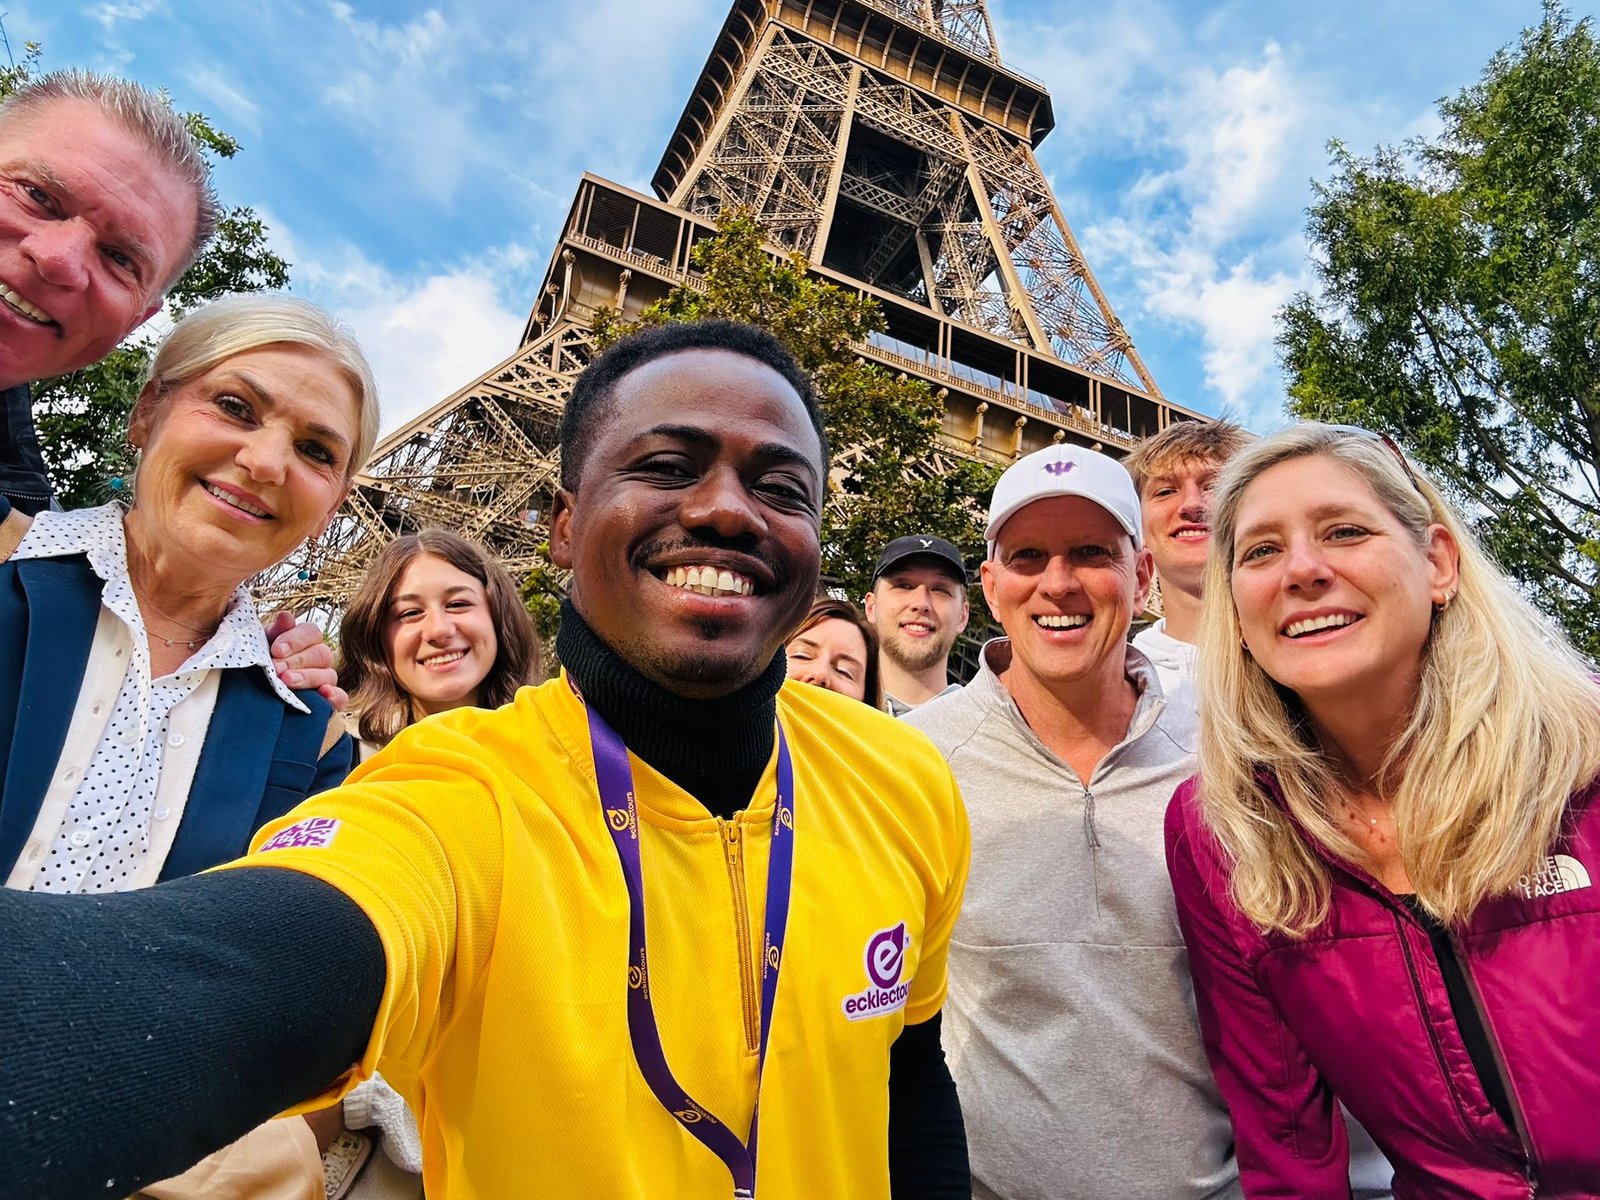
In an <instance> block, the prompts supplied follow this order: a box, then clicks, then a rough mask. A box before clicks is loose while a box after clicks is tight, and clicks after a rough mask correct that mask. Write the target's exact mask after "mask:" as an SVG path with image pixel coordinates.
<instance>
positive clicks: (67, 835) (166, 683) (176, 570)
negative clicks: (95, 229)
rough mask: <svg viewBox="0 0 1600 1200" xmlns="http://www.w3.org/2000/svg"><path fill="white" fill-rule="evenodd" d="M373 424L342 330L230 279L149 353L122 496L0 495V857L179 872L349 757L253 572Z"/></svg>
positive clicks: (108, 878) (93, 884) (18, 868)
mask: <svg viewBox="0 0 1600 1200" xmlns="http://www.w3.org/2000/svg"><path fill="white" fill-rule="evenodd" d="M377 427H378V412H377V398H376V387H375V384H374V382H373V378H372V373H371V370H370V368H369V367H368V365H367V363H366V360H365V358H364V357H363V356H362V353H361V351H360V348H359V347H358V346H357V345H356V343H355V341H354V339H353V338H352V337H351V336H350V335H349V333H348V332H347V331H345V330H344V329H343V328H342V327H340V326H338V325H336V324H335V323H334V322H333V320H332V319H331V318H330V317H329V316H328V315H327V314H326V313H324V312H323V311H322V310H321V309H318V308H316V307H315V306H314V305H311V304H308V303H306V302H305V301H302V300H297V299H294V298H292V297H288V296H282V295H265V294H254V295H248V296H233V297H226V298H224V299H222V300H219V301H216V302H214V303H212V304H210V305H207V306H206V307H204V308H201V309H198V310H196V311H195V312H194V313H192V314H190V315H189V316H188V317H186V318H185V319H184V320H182V321H180V322H179V323H178V324H177V325H176V326H175V327H174V328H173V330H172V332H171V334H170V335H169V336H168V338H167V339H166V341H165V342H164V343H163V344H162V346H161V348H160V349H159V350H158V352H157V354H156V356H155V359H154V361H153V363H152V365H151V375H150V379H149V382H148V383H147V384H146V385H145V386H144V388H143V390H142V391H141V393H140V395H139V399H138V402H137V404H136V405H135V407H134V411H133V416H132V420H131V422H130V427H129V441H130V444H131V445H133V446H134V447H135V448H136V449H137V450H138V451H139V452H140V462H139V467H138V471H137V473H136V475H135V478H134V480H133V485H134V486H133V488H132V504H131V506H130V507H129V508H128V509H127V510H126V511H124V510H123V509H122V508H121V507H120V506H119V505H114V504H113V505H106V506H105V507H104V508H100V509H88V510H84V511H80V512H72V513H53V512H52V513H41V514H40V515H39V516H37V517H35V518H33V522H32V525H31V526H25V525H24V522H25V520H26V519H25V518H21V517H20V516H19V515H18V514H13V513H11V512H10V511H9V507H8V506H5V502H4V500H3V499H0V518H4V524H3V525H0V560H3V561H0V881H3V882H5V883H6V884H7V885H8V886H13V887H30V888H35V889H38V890H52V891H110V890H123V889H125V888H126V887H137V886H143V885H145V884H148V883H153V882H155V880H156V879H157V878H159V879H169V878H174V877H177V876H180V875H187V874H190V873H193V872H195V871H200V870H203V869H205V868H207V867H210V866H214V865H216V864H218V863H220V862H224V861H226V860H228V859H230V858H233V857H236V856H238V855H240V854H242V853H243V852H244V851H245V849H246V848H247V846H248V843H249V840H250V836H251V834H252V833H254V831H255V830H256V829H257V828H259V827H260V826H261V825H262V824H263V823H265V822H266V821H268V820H270V819H272V818H274V817H276V816H279V815H281V814H282V813H284V812H286V811H288V810H289V809H290V808H292V807H293V806H294V805H295V804H297V803H299V802H300V801H301V800H302V799H304V798H305V797H306V796H308V795H310V794H312V793H314V792H317V791H320V790H322V789H323V788H326V787H330V786H332V785H334V784H336V783H338V782H339V781H340V780H341V779H342V778H343V777H344V775H345V773H346V771H347V770H348V769H349V766H350V761H351V742H350V739H349V738H348V737H347V736H344V735H343V733H342V729H341V728H340V727H339V722H338V721H337V719H336V718H335V716H334V714H333V712H332V709H331V707H330V705H329V703H328V702H327V701H326V700H325V699H323V698H322V697H321V696H319V695H318V694H317V693H316V692H313V691H298V692H291V691H289V690H288V689H287V688H286V687H285V686H284V685H283V684H282V682H281V681H280V680H279V679H278V677H277V674H276V673H275V672H274V670H273V668H272V664H271V659H270V656H269V652H268V650H267V646H266V638H265V636H264V634H263V633H262V630H261V626H260V622H259V620H258V618H257V615H256V612H255V607H254V605H253V603H252V602H251V599H250V596H249V593H248V591H247V590H246V589H245V587H244V583H245V581H246V580H247V579H249V578H250V577H251V576H253V575H255V574H257V573H258V572H260V571H262V570H264V569H266V568H267V567H270V566H272V565H273V564H274V563H276V562H278V561H280V560H281V559H283V558H284V557H286V556H287V555H288V554H289V553H290V552H291V551H292V550H294V549H295V548H296V547H297V546H299V545H300V544H301V543H302V542H303V541H305V540H306V539H307V538H312V537H316V536H318V535H319V534H320V533H321V532H322V531H323V529H325V528H326V527H327V524H328V522H329V521H330V520H331V519H332V517H333V514H334V512H335V511H336V510H337V509H338V507H339V505H340V503H341V502H342V501H343V500H344V498H345V496H346V495H347V494H348V491H349V488H350V481H351V478H352V476H353V475H354V472H355V471H356V469H357V468H358V467H359V466H360V465H361V464H362V463H363V462H364V461H365V460H366V458H367V456H368V455H369V454H370V452H371V449H372V446H373V444H374V442H375V441H376V438H377ZM8 534H9V536H7V535H8Z"/></svg>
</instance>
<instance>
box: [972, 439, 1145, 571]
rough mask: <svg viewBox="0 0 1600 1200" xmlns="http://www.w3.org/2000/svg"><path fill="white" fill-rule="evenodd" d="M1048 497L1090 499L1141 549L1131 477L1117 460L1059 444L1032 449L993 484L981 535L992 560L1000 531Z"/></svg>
mask: <svg viewBox="0 0 1600 1200" xmlns="http://www.w3.org/2000/svg"><path fill="white" fill-rule="evenodd" d="M1052 496H1082V497H1083V498H1084V499H1085V500H1093V501H1094V502H1095V503H1096V504H1098V505H1099V506H1100V507H1101V508H1103V509H1105V510H1106V511H1107V512H1108V513H1110V514H1111V515H1112V516H1113V517H1115V518H1116V521H1117V524H1118V525H1121V526H1122V528H1123V529H1125V530H1127V533H1128V536H1129V537H1130V538H1132V539H1133V548H1134V549H1135V550H1137V549H1139V548H1140V547H1141V546H1142V545H1143V539H1142V537H1141V536H1140V532H1139V493H1138V492H1137V491H1135V490H1134V486H1133V477H1132V476H1131V475H1129V474H1128V471H1127V468H1125V467H1124V466H1123V465H1122V464H1121V463H1119V462H1118V461H1117V460H1116V459H1114V458H1112V457H1110V456H1109V455H1106V454H1098V453H1096V452H1095V451H1093V450H1086V449H1084V448H1083V447H1082V446H1072V445H1068V444H1067V443H1065V442H1062V443H1060V444H1058V445H1054V446H1046V447H1045V448H1044V449H1043V450H1035V451H1034V452H1033V453H1032V454H1029V455H1026V456H1024V457H1022V458H1019V459H1018V460H1017V461H1016V462H1014V463H1012V464H1011V465H1010V466H1009V467H1007V468H1006V472H1005V474H1004V475H1002V476H1000V482H999V483H997V484H995V488H994V501H993V503H991V504H990V505H989V526H988V528H987V529H985V530H984V531H983V536H984V538H985V539H986V540H987V541H988V543H989V555H990V557H991V558H992V557H993V556H994V543H995V536H996V535H997V534H998V533H999V532H1000V527H1001V526H1002V525H1004V524H1005V523H1006V522H1007V521H1009V520H1010V519H1011V518H1012V517H1013V516H1014V515H1015V514H1016V513H1017V512H1018V511H1019V510H1021V509H1023V508H1026V507H1027V506H1028V505H1030V504H1032V503H1033V502H1034V501H1035V500H1048V499H1049V498H1050V497H1052Z"/></svg>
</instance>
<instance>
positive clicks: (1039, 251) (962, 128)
mask: <svg viewBox="0 0 1600 1200" xmlns="http://www.w3.org/2000/svg"><path fill="white" fill-rule="evenodd" d="M1053 124H1054V115H1053V111H1052V107H1051V101H1050V96H1049V94H1048V93H1047V92H1046V91H1045V89H1044V87H1043V85H1042V84H1040V83H1039V82H1038V81H1037V80H1034V79H1031V78H1029V77H1028V76H1026V75H1023V74H1022V73H1020V72H1018V71H1016V70H1014V69H1012V68H1010V67H1007V66H1006V65H1005V64H1004V63H1003V62H1002V61H1001V58H1000V53H999V49H998V47H997V46H996V44H995V38H994V29H993V26H992V25H991V23H990V20H989V14H988V10H987V9H986V7H985V4H984V0H735V3H734V5H733V10H732V12H730V13H729V14H728V18H727V20H726V21H725V22H724V24H723V27H722V31H721V33H720V34H718V36H717V40H716V45H715V46H714V48H713V49H712V51H711V56H710V58H708V59H707V61H706V65H705V68H704V70H703V71H702V72H701V74H700V80H699V82H698V84H697V85H696V86H695V89H694V93H693V95H691V96H690V98H689V102H688V105H687V106H686V107H685V109H684V111H683V115H682V116H681V117H680V118H679V121H678V125H677V128H676V129H675V130H674V132H673V134H672V137H671V140H670V142H669V144H668V146H667V150H666V153H665V154H664V155H663V156H662V159H661V164H660V166H659V167H658V169H657V170H656V174H655V178H654V180H653V187H654V191H655V195H654V196H646V195H643V194H641V193H638V192H635V191H632V190H630V189H628V188H625V187H622V186H620V185H618V184H615V183H612V182H610V181H608V180H605V179H602V178H600V177H598V176H595V175H590V174H585V175H584V176H583V178H582V180H581V181H580V182H579V185H578V191H577V196H576V197H575V199H574V200H573V203H572V208H571V210H570V212H569V213H568V215H567V220H566V223H565V225H564V226H563V228H562V233H561V237H560V241H559V244H558V245H557V247H556V249H555V252H554V253H553V255H552V256H551V263H550V267H549V270H548V272H547V274H546V277H545V281H544V284H543V286H542V288H541V290H540V292H539V295H538V296H537V298H536V299H535V302H534V305H533V310H532V312H531V314H530V315H529V317H528V323H527V326H526V327H525V329H524V331H523V335H522V340H521V344H520V345H519V346H518V347H517V349H516V351H515V352H514V353H513V354H512V355H511V356H510V357H509V358H507V359H506V360H505V361H504V362H502V363H500V364H499V365H498V366H495V367H493V368H492V369H490V370H489V371H487V372H485V373H484V374H483V375H482V376H481V377H480V378H478V379H476V380H474V381H473V382H472V383H470V384H468V385H467V386H466V387H464V388H462V389H461V390H460V391H458V392H456V393H455V395H453V396H450V397H449V398H448V399H446V400H444V401H442V402H441V403H439V404H438V405H436V406H435V407H434V408H432V409H431V410H429V411H428V412H427V413H425V414H423V415H422V416H420V417H418V418H417V419H416V420H414V421H412V422H411V423H410V424H408V425H406V426H405V427H404V428H402V429H399V430H396V431H395V432H394V433H392V434H390V435H389V436H388V437H387V438H385V439H384V440H383V441H382V442H381V443H380V444H379V446H378V448H377V450H376V452H375V454H374V457H373V459H372V461H371V462H370V463H369V465H368V467H367V469H366V470H365V471H363V472H362V473H361V474H360V475H358V476H357V481H356V487H355V490H354V492H353V493H352V495H351V497H350V499H349V501H348V502H347V503H346V504H345V506H344V508H343V509H342V510H341V512H340V513H339V515H338V516H337V517H336V518H335V520H334V522H333V524H332V525H331V526H330V528H329V530H328V532H327V533H326V534H325V535H324V536H323V538H322V539H321V541H319V542H317V543H315V544H314V545H312V546H310V547H308V548H307V550H306V551H305V552H304V553H303V554H302V555H300V556H299V557H297V558H295V559H292V560H290V561H289V562H287V563H285V564H283V565H281V566H280V567H278V568H276V569H275V570H274V571H273V572H270V573H268V574H267V575H266V576H263V577H262V578H261V579H259V580H258V581H257V583H258V585H259V586H258V592H259V594H261V595H262V596H263V597H264V598H268V599H270V600H271V601H272V602H273V603H274V604H276V605H280V606H289V605H292V606H294V607H295V608H296V609H297V610H300V611H305V610H312V609H321V610H324V611H326V612H329V613H334V612H337V611H338V609H339V608H340V607H341V606H342V605H343V603H344V600H345V598H346V597H347V596H348V595H349V594H350V592H351V591H352V590H353V589H354V587H355V586H356V584H357V583H358V582H359V580H360V578H361V575H362V573H363V572H364V571H365V569H366V565H367V563H368V562H369V561H370V559H371V557H372V555H373V554H374V553H376V551H377V550H378V549H379V548H380V547H381V546H382V545H383V544H384V543H386V542H387V541H389V540H390V539H392V538H393V537H395V536H396V535H398V534H401V533H406V532H410V531H413V530H415V529H418V528H422V527H426V526H443V527H446V528H450V529H455V530H458V531H460V532H462V533H464V534H466V535H467V536H470V537H474V538H477V539H479V540H480V541H482V542H484V543H485V544H486V545H488V546H489V547H490V548H492V549H493V550H494V552H495V553H497V554H498V555H499V556H500V557H501V559H502V561H504V562H505V564H506V565H507V567H508V568H509V569H510V570H511V572H512V573H513V575H515V576H517V577H518V578H522V577H525V576H526V575H527V574H528V573H529V572H530V571H531V570H532V569H533V568H534V567H535V566H536V565H537V564H538V562H539V559H538V546H539V545H540V543H541V542H543V541H544V540H545V539H546V538H547V537H548V532H547V528H546V523H545V522H546V516H547V514H548V513H549V510H550V501H551V497H552V495H553V493H554V491H555V488H556V485H557V479H558V474H559V462H558V457H557V449H556V429H557V426H558V424H559V421H560V415H561V410H562V406H563V404H564V403H565V400H566V396H567V394H568V392H569V391H570V389H571V386H572V382H573V380H574V379H575V377H576V376H577V374H578V373H579V372H580V371H581V370H582V369H583V367H584V366H585V365H586V364H587V363H588V361H589V359H590V357H591V356H592V355H593V353H594V343H593V338H592V331H591V322H592V321H593V318H594V314H595V312H596V311H597V309H599V308H600V307H602V306H611V307H615V308H618V309H620V310H621V311H622V312H623V313H624V314H625V315H627V316H630V317H631V316H634V315H636V314H637V313H638V312H639V310H640V309H642V308H643V307H645V306H646V305H648V304H650V303H652V302H654V301H656V300H658V299H660V298H661V297H662V296H664V295H665V294H666V293H667V292H668V290H669V289H671V288H673V287H674V286H677V285H680V284H689V285H691V286H693V285H694V284H695V282H696V277H695V275H694V273H693V271H692V270H691V262H690V254H691V251H692V250H693V248H694V246H695V244H696V243H697V242H698V241H700V240H701V239H703V238H706V237H709V236H711V235H712V234H713V233H714V232H715V228H716V220H717V216H718V214H719V213H722V212H724V211H729V210H731V209H732V208H734V207H742V208H745V209H748V210H750V211H751V212H753V213H755V214H756V215H757V217H758V218H759V219H760V220H761V221H762V223H763V224H764V225H765V226H766V228H767V229H768V230H769V232H770V236H771V237H772V239H773V245H772V247H771V248H772V249H773V251H774V252H776V253H785V252H788V251H795V250H797V251H800V252H801V253H803V254H805V255H806V256H807V258H808V259H809V261H810V262H811V263H812V264H813V267H812V270H813V271H814V273H815V274H816V275H817V276H819V277H821V278H824V279H828V280H831V281H832V282H834V283H836V284H839V285H841V286H843V287H846V288H849V289H851V290H854V291H857V292H860V293H863V294H865V295H869V296H871V297H873V298H874V299H876V300H877V302H878V303H879V305H880V306H881V307H882V309H883V312H884V314H885V317H886V319H887V323H888V328H887V330H886V332H884V333H882V334H876V335H873V336H872V337H871V338H870V339H868V341H866V342H864V343H863V344H862V345H861V346H859V347H858V351H859V353H860V354H862V355H863V356H864V357H865V358H867V359H869V360H871V361H873V362H877V363H880V364H882V365H884V366H886V367H889V368H891V369H894V370H896V371H900V372H904V373H905V374H906V375H908V376H911V377H913V378H919V379H923V380H926V381H927V382H928V383H929V384H930V385H932V386H933V387H934V388H935V389H936V390H937V391H938V392H939V393H940V394H941V395H942V396H943V399H944V405H945V413H944V423H943V429H942V432H941V433H940V435H939V446H938V451H939V453H940V454H941V455H956V456H964V457H967V458H977V459H981V460H983V461H986V462H990V463H993V464H996V465H999V466H1005V465H1007V464H1009V463H1010V462H1012V461H1014V460H1015V459H1016V458H1017V457H1019V456H1020V455H1022V454H1025V453H1027V452H1029V451H1031V450H1036V449H1038V448H1040V447H1042V446H1045V445H1048V444H1050V443H1051V442H1060V441H1063V440H1068V441H1072V442H1075V443H1079V444H1084V445H1090V446H1095V447H1098V448H1103V449H1105V450H1107V451H1109V452H1111V453H1122V452H1125V451H1126V450H1128V449H1129V448H1131V447H1132V446H1133V445H1135V444H1136V443H1137V442H1138V441H1139V439H1141V438H1143V437H1147V436H1149V435H1150V434H1153V433H1155V432H1157V431H1159V430H1161V429H1164V428H1165V427H1166V426H1167V425H1168V424H1169V423H1170V422H1172V421H1174V420H1186V419H1196V418H1199V419H1203V418H1200V414H1198V413H1195V412H1193V411H1191V410H1188V409H1185V408H1182V407H1180V406H1178V405H1176V404H1173V403H1171V402H1170V401H1168V400H1166V399H1164V398H1163V397H1162V395H1161V392H1160V390H1159V389H1158V388H1157V387H1156V383H1155V381H1154V380H1153V379H1152V378H1151V377H1150V373H1149V371H1148V370H1146V368H1145V366H1144V363H1143V362H1141V361H1140V359H1139V355H1138V353H1137V351H1136V350H1135V349H1134V347H1133V342H1132V341H1131V339H1130V338H1129V337H1128V334H1127V331H1126V329H1125V328H1124V327H1123V325H1122V322H1121V321H1119V320H1118V319H1117V317H1116V315H1115V314H1114V313H1113V312H1112V310H1111V306H1110V304H1109V303H1107V301H1106V298H1105V295H1104V294H1103V293H1102V292H1101V290H1100V287H1099V285H1098V284H1097V283H1096V282H1095V278H1094V275H1093V273H1092V272H1091V271H1090V270H1089V266H1088V264H1087V263H1086V262H1085V261H1084V258H1083V254H1082V252H1081V251H1080V250H1079V248H1078V244H1077V241H1076V240H1075V239H1074V238H1073V236H1072V232H1071V230H1070V229H1069V228H1068V227H1067V224H1066V222H1065V221H1064V220H1063V219H1062V216H1061V212H1060V209H1059V207H1058V206H1057V204H1056V201H1055V197H1054V195H1053V194H1052V192H1051V189H1050V185H1049V182H1048V181H1047V180H1046V179H1045V176H1044V174H1043V172H1042V171H1041V170H1040V169H1039V163H1038V160H1037V159H1036V158H1035V157H1034V147H1035V146H1037V145H1038V143H1039V142H1040V140H1041V139H1043V138H1044V136H1045V135H1046V134H1048V133H1049V132H1050V130H1051V128H1052V126H1053Z"/></svg>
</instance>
